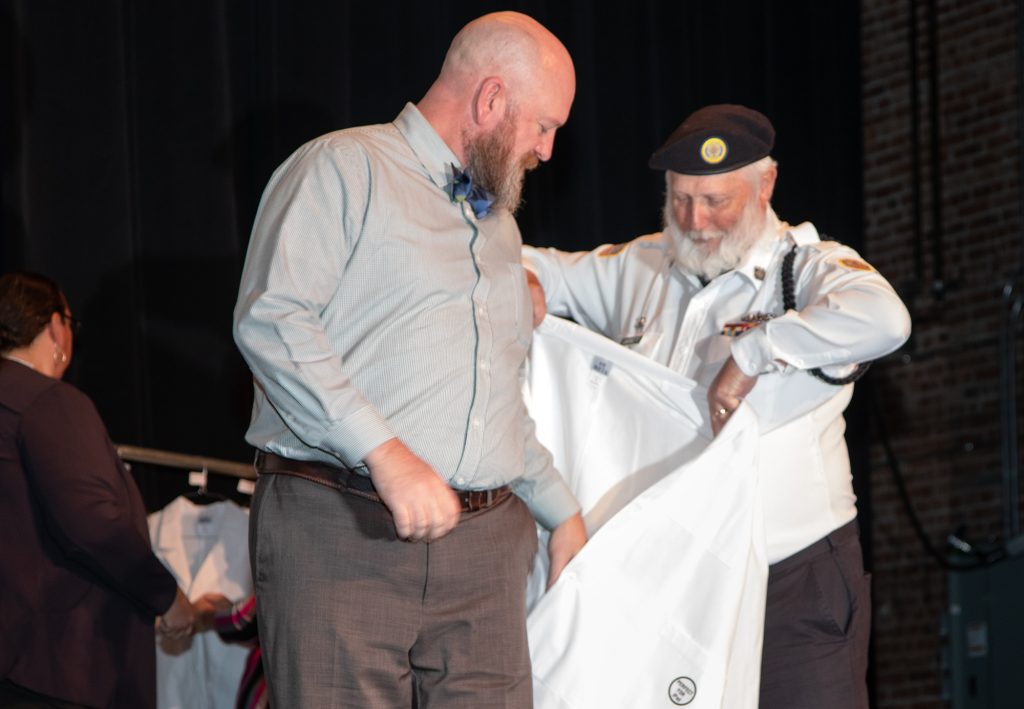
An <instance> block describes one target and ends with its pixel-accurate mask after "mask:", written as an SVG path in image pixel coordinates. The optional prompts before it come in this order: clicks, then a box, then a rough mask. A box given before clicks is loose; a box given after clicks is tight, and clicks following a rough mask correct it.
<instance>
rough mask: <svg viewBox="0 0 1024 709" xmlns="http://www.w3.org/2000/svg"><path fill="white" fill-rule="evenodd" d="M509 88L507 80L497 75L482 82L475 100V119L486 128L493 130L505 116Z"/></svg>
mask: <svg viewBox="0 0 1024 709" xmlns="http://www.w3.org/2000/svg"><path fill="white" fill-rule="evenodd" d="M506 94H507V89H506V87H505V82H503V81H502V80H501V79H500V78H498V77H497V76H489V77H487V78H486V79H484V80H483V81H482V82H480V88H479V89H478V90H477V92H476V96H475V98H474V100H473V120H474V121H475V122H476V124H477V125H478V126H480V127H481V128H482V129H484V130H487V131H489V130H491V129H492V128H494V127H496V126H497V125H498V124H499V123H501V121H502V119H504V118H505V101H506V98H507V96H506Z"/></svg>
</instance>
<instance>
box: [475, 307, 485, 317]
mask: <svg viewBox="0 0 1024 709" xmlns="http://www.w3.org/2000/svg"><path fill="white" fill-rule="evenodd" d="M476 314H477V315H479V316H480V317H483V316H484V306H482V305H478V306H476Z"/></svg>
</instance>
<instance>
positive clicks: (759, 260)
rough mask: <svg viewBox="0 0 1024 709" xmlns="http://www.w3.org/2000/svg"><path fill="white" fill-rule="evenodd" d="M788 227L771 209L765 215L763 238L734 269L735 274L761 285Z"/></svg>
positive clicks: (755, 243)
mask: <svg viewBox="0 0 1024 709" xmlns="http://www.w3.org/2000/svg"><path fill="white" fill-rule="evenodd" d="M786 227H787V225H786V223H785V222H782V221H779V218H778V217H777V216H776V215H775V210H773V209H772V208H771V207H769V208H768V213H767V215H765V222H764V230H763V231H762V233H761V238H760V239H758V240H757V241H756V242H754V245H753V246H751V247H750V251H748V252H747V255H746V257H745V258H744V259H743V261H742V262H741V263H740V265H739V266H737V267H736V268H735V269H733V272H734V273H739V274H742V275H744V276H746V278H747V280H749V281H750V282H751V283H754V284H755V285H756V284H760V283H761V282H762V281H763V280H764V277H765V274H766V273H767V272H768V266H769V265H771V262H772V256H773V255H774V254H775V249H776V247H777V246H778V245H779V243H780V242H781V241H782V236H783V232H784V231H785V229H786ZM758 276H760V278H758Z"/></svg>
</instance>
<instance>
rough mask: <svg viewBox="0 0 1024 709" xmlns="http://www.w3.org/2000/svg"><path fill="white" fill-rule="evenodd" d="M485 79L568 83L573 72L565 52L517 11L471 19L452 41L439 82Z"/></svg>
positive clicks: (515, 82) (517, 83)
mask: <svg viewBox="0 0 1024 709" xmlns="http://www.w3.org/2000/svg"><path fill="white" fill-rule="evenodd" d="M487 76H503V77H505V78H506V80H507V81H508V82H509V83H510V84H512V85H513V86H514V88H519V87H520V85H523V84H527V85H528V84H530V83H533V82H536V81H538V80H541V81H543V80H544V78H545V77H547V79H548V80H550V81H556V82H563V83H564V82H569V83H571V84H572V86H573V91H575V83H576V79H575V71H574V69H573V65H572V58H571V57H570V56H569V52H568V50H567V49H566V48H565V46H564V45H563V44H562V43H561V42H560V41H559V40H558V38H557V37H555V36H554V35H553V34H551V32H549V31H548V29H547V28H546V27H544V26H543V25H542V24H540V23H539V22H537V21H536V20H534V19H533V18H532V17H528V16H527V15H523V14H521V13H518V12H495V13H491V14H489V15H484V16H483V17H480V18H478V19H476V20H473V21H472V22H470V23H469V24H468V25H466V26H465V27H463V28H462V29H461V30H460V31H459V33H458V34H457V35H455V39H453V40H452V44H451V46H450V47H449V48H448V53H447V54H446V55H445V60H444V65H443V66H442V67H441V75H440V77H439V78H440V80H442V81H446V82H452V83H455V84H462V85H463V86H464V85H467V84H469V85H472V84H475V83H476V82H477V81H479V80H480V79H483V78H485V77H487Z"/></svg>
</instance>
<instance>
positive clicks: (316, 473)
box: [256, 451, 512, 512]
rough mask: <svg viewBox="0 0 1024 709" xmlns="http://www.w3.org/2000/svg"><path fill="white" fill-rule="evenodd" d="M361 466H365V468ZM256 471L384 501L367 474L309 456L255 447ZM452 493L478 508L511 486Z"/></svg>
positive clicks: (492, 503)
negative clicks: (302, 457)
mask: <svg viewBox="0 0 1024 709" xmlns="http://www.w3.org/2000/svg"><path fill="white" fill-rule="evenodd" d="M363 469H364V470H365V468H363ZM256 472H258V473H259V474H260V475H291V476H292V477H296V478H303V479H304V480H309V481H310V482H315V483H317V484H319V485H326V486H327V487H332V488H334V489H335V490H341V491H342V492H345V493H348V494H350V495H356V496H357V497H362V498H364V499H367V500H372V501H374V502H379V503H381V504H383V502H381V499H380V496H379V495H378V494H377V490H376V489H375V488H374V487H373V481H371V480H370V478H369V476H368V475H363V474H360V473H358V472H356V471H355V470H353V469H352V468H340V467H335V466H333V465H327V464H326V463H319V462H314V461H308V460H292V459H291V458H283V457H281V456H279V455H277V454H276V453H267V452H265V451H258V452H257V453H256ZM455 494H456V495H457V496H458V498H459V504H460V505H461V506H462V511H463V512H479V511H481V510H486V509H488V508H490V507H494V506H495V505H497V504H498V503H499V502H501V501H503V500H504V499H505V498H506V497H508V496H509V495H511V494H512V488H510V487H509V486H508V485H502V486H501V487H496V488H494V489H493V490H455Z"/></svg>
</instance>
